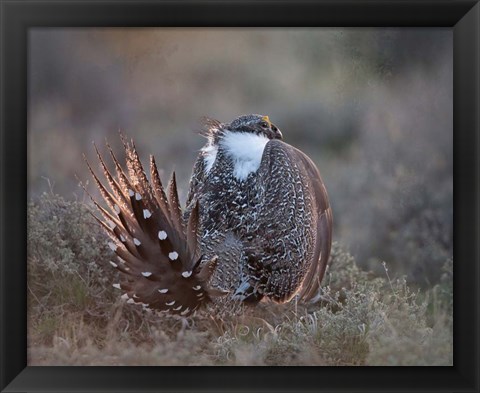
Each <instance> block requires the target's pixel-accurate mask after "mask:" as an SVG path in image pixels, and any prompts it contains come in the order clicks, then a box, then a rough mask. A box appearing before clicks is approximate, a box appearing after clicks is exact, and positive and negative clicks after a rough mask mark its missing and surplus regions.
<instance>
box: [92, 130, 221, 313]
mask: <svg viewBox="0 0 480 393" xmlns="http://www.w3.org/2000/svg"><path fill="white" fill-rule="evenodd" d="M122 138H123V142H124V148H125V153H126V158H127V168H128V171H127V173H126V172H125V171H124V170H123V169H122V167H121V165H120V163H119V161H118V160H117V158H116V157H115V155H114V153H113V151H112V150H111V149H110V147H109V146H108V147H109V150H110V154H111V157H112V160H113V163H114V165H115V174H112V172H110V170H109V169H108V167H107V165H106V163H105V161H104V160H103V158H102V156H101V155H100V153H99V151H98V150H97V149H96V147H95V149H96V152H97V156H98V159H99V161H100V167H101V169H102V172H103V174H104V176H105V179H106V184H108V186H105V185H103V184H102V182H101V181H100V179H99V177H98V176H97V175H96V174H95V172H94V170H93V169H92V167H91V166H90V164H89V163H88V162H87V165H88V168H89V170H90V172H91V174H92V176H93V179H94V181H95V184H96V185H97V187H98V189H99V191H100V194H101V196H102V198H103V199H104V201H105V203H106V205H107V208H105V207H102V206H101V205H100V204H99V203H97V202H96V201H95V200H94V199H93V198H92V200H93V202H94V204H95V206H96V207H97V209H98V211H99V212H100V214H101V216H102V218H98V217H97V216H95V215H94V217H95V218H96V219H97V220H98V222H99V223H100V224H101V225H102V227H103V228H104V230H105V232H106V233H107V235H108V236H109V237H110V239H111V242H110V247H111V248H112V250H113V251H114V252H115V253H116V255H117V257H118V261H116V262H111V265H112V266H113V267H114V268H116V269H117V270H119V271H120V272H121V273H122V274H123V277H124V280H123V281H122V282H121V283H119V284H114V286H115V287H117V288H118V289H121V290H122V291H124V292H125V293H124V295H123V296H125V297H126V298H128V302H130V303H136V304H141V305H143V306H144V307H145V308H150V309H154V310H158V311H169V312H171V313H173V314H181V315H189V314H191V313H192V311H194V310H195V309H197V308H198V307H199V306H201V305H202V304H203V303H204V302H206V301H208V300H209V286H208V282H209V279H210V277H211V275H212V272H213V269H214V268H215V266H216V260H211V261H208V262H207V263H203V264H202V266H201V267H200V261H201V256H200V255H198V245H197V230H198V204H196V205H195V206H194V207H193V208H192V210H191V214H190V215H189V217H188V220H186V222H184V220H183V219H182V214H181V208H180V203H179V199H178V193H177V185H176V180H175V174H173V175H172V178H171V180H170V182H169V184H168V187H167V189H166V190H165V189H164V187H163V185H162V182H161V180H160V176H159V174H158V170H157V166H156V164H155V160H154V158H153V156H151V157H150V180H149V179H148V177H147V175H146V173H145V171H144V169H143V166H142V164H141V162H140V159H139V157H138V154H137V151H136V149H135V146H134V144H133V141H132V142H130V143H129V142H127V141H126V140H125V138H124V137H122ZM85 191H87V190H85Z"/></svg>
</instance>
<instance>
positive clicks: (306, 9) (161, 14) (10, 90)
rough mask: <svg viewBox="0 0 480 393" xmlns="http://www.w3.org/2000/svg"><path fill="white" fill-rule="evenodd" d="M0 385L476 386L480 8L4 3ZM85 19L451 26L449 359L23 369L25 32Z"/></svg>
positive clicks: (437, 4) (473, 4)
mask: <svg viewBox="0 0 480 393" xmlns="http://www.w3.org/2000/svg"><path fill="white" fill-rule="evenodd" d="M0 3H1V8H0V12H1V34H2V36H1V67H2V68H1V70H2V73H1V86H2V88H1V119H2V122H1V127H2V128H1V134H0V138H1V139H0V145H1V159H0V165H1V167H0V169H1V175H0V183H1V184H0V187H1V192H0V209H1V214H0V217H1V220H0V234H1V236H0V242H1V243H0V246H1V247H0V251H1V265H0V269H1V270H0V279H1V318H0V321H1V337H0V339H1V341H0V356H1V366H0V388H1V390H2V391H4V392H27V391H28V392H30V391H32V392H40V391H41V392H46V391H52V392H53V391H62V392H67V391H76V392H80V391H95V392H104V391H105V392H106V391H112V392H130V391H131V392H139V391H162V392H164V391H165V392H166V391H205V392H207V391H208V392H215V391H219V392H227V391H232V392H233V391H235V392H240V391H252V392H253V391H255V392H267V391H272V392H286V391H288V392H290V391H352V392H353V391H355V392H356V391H359V392H360V391H366V392H374V391H386V392H388V391H395V392H400V391H415V392H419V391H422V392H423V391H425V392H426V391H439V392H440V391H442V392H444V391H445V392H447V391H448V392H450V391H451V392H453V391H455V392H456V391H462V392H478V391H479V371H478V370H479V369H480V363H479V350H478V348H479V315H480V312H479V302H478V299H479V291H478V288H479V284H480V280H479V270H480V269H479V258H478V255H479V253H478V251H479V250H478V245H477V242H478V240H479V236H478V235H479V231H478V227H479V209H478V205H479V200H478V196H479V192H478V189H479V185H480V181H479V180H480V179H479V176H478V174H479V172H478V169H479V160H478V157H479V155H478V153H479V145H478V142H479V138H478V137H479V104H480V102H479V83H480V79H479V69H480V61H479V53H480V52H479V46H480V44H479V37H480V5H479V4H478V2H477V1H470V0H459V1H458V0H457V1H452V0H440V1H438V0H436V1H430V0H428V1H424V0H417V1H410V0H407V1H384V0H380V1H362V0H357V1H343V0H339V1H303V0H302V1H293V0H288V1H281V0H278V1H263V0H262V1H255V2H253V1H245V2H240V1H212V0H211V1H206V0H203V1H177V2H173V1H155V2H152V1H131V0H128V1H116V2H113V1H47V0H38V1H19V0H1V1H0ZM46 26H52V27H67V26H76V27H88V26H117V27H120V26H122V27H127V26H245V27H253V26H348V27H350V26H382V27H386V26H395V27H402V26H425V27H429V26H430V27H432V26H436V27H451V28H452V29H453V34H454V145H453V149H454V160H455V161H454V162H455V164H454V228H455V234H454V261H455V264H454V294H455V295H454V310H455V315H454V365H453V366H452V367H389V368H387V367H288V368H282V369H279V368H277V367H264V368H252V367H228V368H226V367H225V368H218V367H122V368H118V367H27V366H26V365H27V330H26V326H27V325H26V294H27V290H26V238H27V236H26V234H27V224H26V208H27V203H26V202H27V143H26V140H27V136H26V130H27V31H28V29H29V28H30V27H46Z"/></svg>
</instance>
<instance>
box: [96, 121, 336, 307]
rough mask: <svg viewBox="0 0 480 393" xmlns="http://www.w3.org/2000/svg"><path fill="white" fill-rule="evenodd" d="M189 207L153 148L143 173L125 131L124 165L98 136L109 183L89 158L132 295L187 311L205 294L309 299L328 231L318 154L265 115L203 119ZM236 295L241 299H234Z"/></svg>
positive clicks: (125, 288) (213, 300)
mask: <svg viewBox="0 0 480 393" xmlns="http://www.w3.org/2000/svg"><path fill="white" fill-rule="evenodd" d="M203 135H204V136H205V137H206V138H207V143H206V145H205V146H204V147H203V148H202V149H201V151H200V154H199V156H198V159H197V161H196V163H195V166H194V169H193V174H192V178H191V181H190V190H189V193H188V196H187V202H186V207H185V209H184V210H185V211H184V212H182V209H181V207H180V203H179V198H178V193H177V184H176V180H175V173H173V174H172V177H171V179H170V181H169V183H168V186H167V189H166V190H165V189H164V187H163V185H162V182H161V180H160V176H159V173H158V170H157V166H156V164H155V160H154V158H153V156H151V157H150V180H149V179H148V177H147V175H146V173H145V171H144V169H143V167H142V164H141V162H140V159H139V157H138V154H137V152H136V150H135V146H134V143H133V141H130V142H128V141H127V140H126V139H125V137H123V136H122V140H123V144H124V147H125V152H126V161H127V168H128V171H127V172H125V171H124V170H123V169H122V167H121V165H120V163H119V161H118V159H117V158H116V156H115V154H114V153H113V151H112V149H111V148H110V146H109V145H108V144H107V147H108V149H109V151H110V155H111V157H112V160H113V164H114V166H115V175H114V174H113V173H112V172H111V171H110V170H109V169H108V167H107V165H106V164H105V161H104V160H103V158H102V157H101V155H100V154H99V152H98V149H97V148H96V147H95V149H96V152H97V156H98V159H99V161H100V165H101V168H102V171H103V173H104V175H105V178H106V183H108V187H109V189H107V187H106V186H104V185H103V184H102V183H101V182H100V180H99V178H98V177H97V176H96V174H95V173H94V171H93V170H92V168H91V166H90V165H89V164H88V162H87V165H88V168H89V169H90V171H91V173H92V176H93V178H94V180H95V183H96V185H97V186H98V188H99V190H100V193H101V195H102V197H103V199H104V200H105V202H106V204H107V205H108V208H104V207H102V206H101V205H100V204H99V203H97V202H96V201H95V200H94V203H95V205H96V207H97V208H98V210H99V211H100V213H101V215H102V217H103V218H102V219H101V218H98V217H96V219H97V220H98V221H99V222H100V223H101V225H102V226H103V227H104V229H105V231H106V232H107V234H108V235H109V237H110V238H111V242H110V243H109V245H110V247H111V249H112V250H113V251H114V252H115V253H116V255H117V257H118V258H117V260H116V261H114V262H113V261H111V262H110V263H111V265H112V266H113V267H114V268H116V269H118V270H119V271H120V272H121V273H123V274H122V277H123V281H122V282H121V283H118V284H113V286H114V287H115V288H118V289H120V290H121V291H122V292H123V295H122V296H123V298H125V299H127V302H128V303H136V304H139V305H142V306H143V308H144V309H153V310H157V311H159V312H169V313H172V314H177V315H182V316H188V315H190V314H191V313H192V312H194V311H195V310H197V309H198V308H200V307H201V306H203V305H204V304H208V303H210V304H213V306H214V307H217V309H218V308H219V307H221V308H223V309H224V310H225V309H235V308H236V307H238V305H243V304H246V303H247V304H256V303H257V302H259V301H260V300H262V299H264V300H272V301H275V302H277V303H283V302H287V301H289V300H291V299H292V298H294V297H295V296H297V298H298V299H299V300H304V301H308V300H310V299H311V298H313V297H314V296H315V295H316V294H317V292H318V290H319V285H320V282H321V280H322V277H323V275H324V272H325V268H326V265H327V261H328V258H329V254H330V247H331V241H332V211H331V208H330V205H329V201H328V196H327V191H326V189H325V186H324V184H323V181H322V179H321V177H320V173H319V171H318V169H317V168H316V166H315V164H314V163H313V162H312V161H311V160H310V158H308V157H307V156H306V155H305V154H304V153H302V152H301V151H300V150H298V149H296V148H294V147H292V146H290V145H288V144H286V143H285V142H283V141H282V133H281V132H280V130H279V129H278V128H277V127H276V126H275V125H274V124H272V123H271V122H270V120H269V118H268V116H261V115H245V116H240V117H238V118H237V119H235V120H234V121H232V122H231V123H221V122H219V121H216V120H212V119H207V120H206V121H205V129H204V131H203ZM240 307H242V306H240Z"/></svg>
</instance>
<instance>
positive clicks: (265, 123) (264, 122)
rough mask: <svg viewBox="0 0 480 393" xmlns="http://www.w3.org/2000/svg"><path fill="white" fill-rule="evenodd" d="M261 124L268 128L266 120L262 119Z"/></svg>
mask: <svg viewBox="0 0 480 393" xmlns="http://www.w3.org/2000/svg"><path fill="white" fill-rule="evenodd" d="M260 126H261V127H263V128H268V123H267V122H266V121H262V122H261V123H260Z"/></svg>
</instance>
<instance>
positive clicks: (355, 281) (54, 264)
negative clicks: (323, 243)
mask: <svg viewBox="0 0 480 393" xmlns="http://www.w3.org/2000/svg"><path fill="white" fill-rule="evenodd" d="M88 208H89V207H88V205H86V204H85V203H83V202H78V201H66V200H64V199H63V198H62V197H60V196H57V195H54V194H52V193H49V194H43V195H42V196H41V197H40V198H38V200H35V201H31V202H30V203H29V206H28V344H29V345H28V354H29V364H30V365H67V364H68V365H452V364H453V348H452V345H453V341H452V323H453V320H452V313H453V303H452V299H453V293H452V268H453V260H452V259H447V260H446V261H445V264H444V268H443V270H442V272H439V273H438V274H439V275H441V281H440V284H438V285H436V286H434V287H432V288H428V289H422V290H414V289H412V288H411V287H410V286H409V285H408V283H407V282H406V280H405V279H404V278H403V277H395V278H394V277H391V276H390V272H389V271H388V265H389V264H388V261H387V263H384V264H383V267H382V270H383V273H382V274H381V275H380V276H378V275H374V274H373V273H371V272H366V271H364V270H361V269H360V268H359V267H358V266H357V264H356V262H355V260H354V258H353V257H352V256H351V255H350V254H349V253H348V252H347V251H345V250H343V249H342V247H341V246H340V245H338V244H336V243H334V245H333V250H332V258H331V262H330V265H329V268H328V270H327V274H326V276H325V279H324V286H323V290H322V293H321V294H319V296H318V297H317V299H316V302H315V303H313V304H309V305H305V304H297V303H295V302H291V303H289V304H284V305H278V304H273V303H262V304H260V305H259V306H257V307H255V308H249V309H246V311H245V313H244V314H243V315H242V316H241V317H231V318H230V319H224V318H223V319H221V320H220V319H219V318H216V317H215V316H214V315H209V314H208V313H202V312H200V313H198V314H197V315H196V316H194V317H192V318H188V319H175V318H171V317H168V316H161V317H160V316H157V315H155V314H152V313H148V312H145V311H142V310H141V308H138V306H135V305H130V304H125V303H124V302H123V301H122V300H121V299H120V297H119V293H118V291H116V290H115V289H114V288H112V285H111V284H112V283H113V282H117V281H118V280H117V277H116V275H117V273H116V272H115V270H114V269H112V268H111V266H110V264H109V261H110V260H111V259H112V258H113V254H112V252H111V250H110V249H109V248H108V246H107V242H106V238H105V235H104V234H103V232H102V231H101V228H99V226H98V225H97V224H96V223H95V222H94V220H93V219H92V217H91V215H90V214H89V212H88ZM425 263H426V264H428V261H425Z"/></svg>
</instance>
